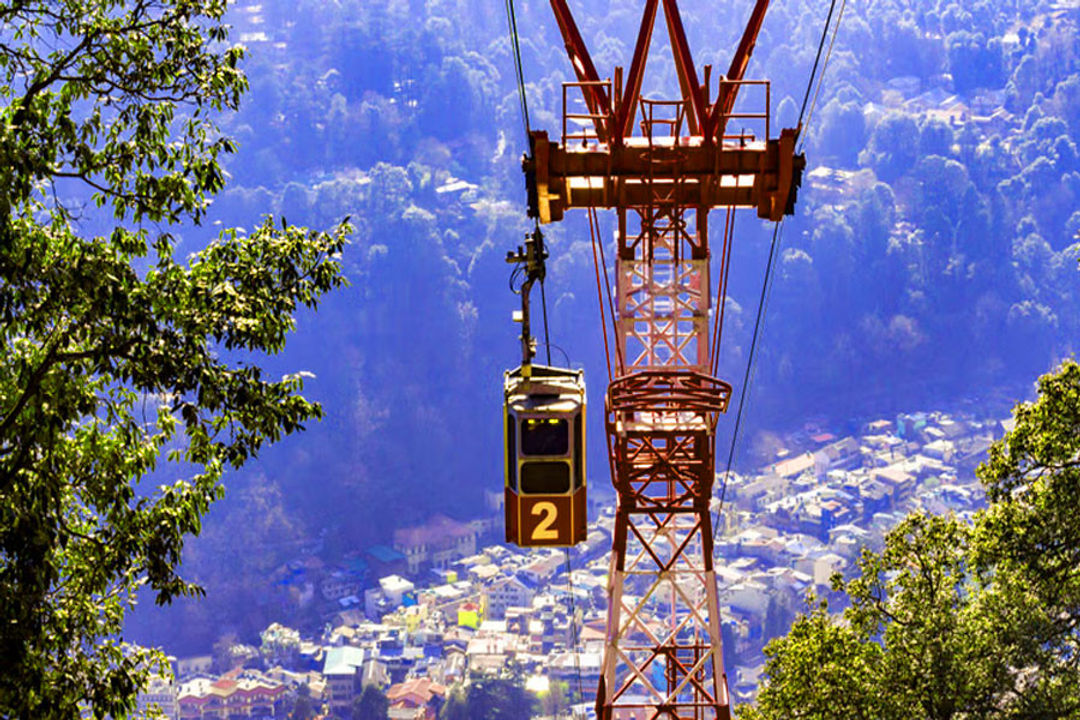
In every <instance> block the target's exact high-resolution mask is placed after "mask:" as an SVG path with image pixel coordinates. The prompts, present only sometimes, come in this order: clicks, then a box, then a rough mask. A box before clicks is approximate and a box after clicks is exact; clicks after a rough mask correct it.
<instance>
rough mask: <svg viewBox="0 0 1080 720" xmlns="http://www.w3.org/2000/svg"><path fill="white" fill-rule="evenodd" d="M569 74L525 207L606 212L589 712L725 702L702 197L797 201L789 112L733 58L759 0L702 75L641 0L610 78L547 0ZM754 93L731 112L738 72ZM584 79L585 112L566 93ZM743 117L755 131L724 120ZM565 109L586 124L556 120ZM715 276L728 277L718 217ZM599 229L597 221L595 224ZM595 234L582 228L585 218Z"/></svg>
mask: <svg viewBox="0 0 1080 720" xmlns="http://www.w3.org/2000/svg"><path fill="white" fill-rule="evenodd" d="M661 5H662V6H663V14H664V16H665V18H666V24H667V29H668V35H669V38H670V41H671V47H672V50H673V54H674V56H675V68H676V73H677V75H678V79H679V88H678V90H677V91H676V92H675V93H674V99H672V100H669V101H665V102H661V101H655V100H648V99H645V98H643V97H642V96H641V84H642V77H643V75H644V70H645V65H646V60H647V56H648V52H649V45H650V42H651V37H652V32H653V27H654V25H655V21H656V16H657V14H658V13H659V12H660V6H661ZM551 6H552V9H553V10H554V12H555V17H556V19H557V21H558V24H559V29H560V31H561V32H562V35H563V39H564V41H565V43H566V48H567V51H568V53H569V55H570V61H571V64H572V66H573V68H574V71H575V73H576V74H577V82H573V83H567V84H566V85H565V86H564V90H563V137H562V142H561V143H555V142H551V141H550V140H549V139H548V135H547V133H546V132H542V131H534V132H533V133H532V134H531V137H530V141H531V144H532V151H533V152H532V155H531V157H530V158H529V159H528V161H527V162H526V174H527V176H528V183H529V189H530V207H531V211H532V214H533V215H535V216H536V217H538V218H539V219H540V221H541V222H545V223H546V222H552V221H556V220H560V219H561V218H562V216H563V214H564V211H565V210H567V209H570V208H586V209H588V210H589V214H590V227H591V228H594V229H595V227H596V221H595V215H594V213H595V210H596V209H598V208H611V209H614V210H615V211H616V212H617V216H618V233H617V243H618V251H617V252H618V255H617V258H616V260H615V285H616V293H615V295H616V298H615V302H614V304H615V306H616V307H615V308H614V313H613V315H614V317H613V322H614V324H615V345H616V348H615V362H614V365H615V371H614V375H615V377H614V379H613V380H612V382H611V384H610V386H609V388H608V393H607V402H606V408H607V434H608V449H609V455H610V461H611V468H612V480H613V483H614V485H615V489H616V491H617V493H618V506H617V508H616V514H615V534H614V539H613V552H612V564H611V572H610V574H609V580H608V583H609V585H608V592H609V604H608V621H607V638H606V644H605V651H604V660H603V665H602V671H601V679H600V685H599V688H598V694H597V699H596V703H597V714H598V716H599V717H600V718H601V720H631V719H632V720H653V719H654V718H671V719H678V720H689V719H691V718H693V719H694V720H704V719H710V720H711V719H717V720H718V719H721V718H723V719H725V720H726V719H727V718H730V706H729V700H728V690H727V682H726V678H725V676H724V666H723V652H722V648H721V639H720V638H721V636H720V610H719V600H718V595H717V585H716V575H715V573H714V570H713V543H712V539H713V526H712V517H711V515H710V510H709V503H710V499H711V497H712V488H713V482H714V478H715V437H716V433H715V431H716V423H717V419H718V417H719V415H720V413H722V412H724V411H725V410H726V409H727V406H728V400H729V398H730V395H731V386H730V385H729V384H727V383H725V382H723V381H721V380H718V379H716V378H715V377H713V373H715V371H716V361H717V358H718V355H719V353H718V352H716V348H715V347H713V342H712V337H714V336H717V335H718V333H717V331H718V324H717V323H716V321H715V317H714V324H713V325H712V327H710V322H709V320H710V309H711V308H710V305H711V298H712V290H711V288H712V285H711V283H710V277H709V274H710V273H709V260H710V253H709V238H708V217H709V211H710V210H711V209H713V208H717V207H725V208H728V210H729V212H730V210H731V209H732V208H735V207H747V206H749V207H755V208H757V214H758V216H759V217H761V218H766V219H770V220H773V221H779V220H780V219H781V218H782V217H783V215H784V214H785V213H790V212H791V211H792V210H793V207H794V203H795V192H796V188H797V186H798V183H799V178H800V176H801V171H802V168H803V166H804V161H803V158H802V157H801V156H798V155H796V153H795V139H796V136H797V131H796V130H795V129H786V130H783V131H782V132H781V134H780V136H779V138H775V139H774V138H771V137H770V136H769V114H770V108H769V86H768V83H767V82H761V81H757V82H752V81H746V80H744V79H743V75H744V72H745V69H746V66H747V63H748V62H749V59H750V55H751V53H752V51H753V47H754V43H755V40H756V38H757V34H758V31H759V30H760V28H761V23H762V21H763V19H764V16H765V12H766V10H767V8H768V0H757V1H756V4H755V6H754V8H753V11H752V13H751V18H750V22H749V24H748V26H747V28H746V31H745V32H744V35H743V38H742V41H741V43H740V45H739V48H738V50H737V51H736V54H735V58H734V60H733V61H732V64H731V67H730V69H729V71H728V74H727V76H726V77H722V78H719V80H718V82H717V83H716V91H715V98H713V91H712V90H711V88H710V74H711V73H710V68H709V67H708V66H706V67H705V69H704V83H703V84H699V82H698V76H697V71H696V69H695V68H694V65H693V61H692V57H691V54H690V51H689V46H688V44H687V42H686V37H685V33H684V31H683V26H682V20H681V18H680V15H679V10H678V2H677V0H645V2H644V15H643V18H642V22H641V29H640V32H639V35H638V39H637V44H636V47H635V51H634V57H633V61H632V63H631V65H630V69H629V71H628V72H627V73H626V79H625V83H624V82H623V71H622V68H615V73H614V80H601V79H600V78H599V76H598V75H597V72H596V69H595V67H594V66H593V63H592V60H591V59H590V57H589V53H588V51H587V49H586V47H585V44H584V42H583V41H582V39H581V35H580V33H579V32H578V29H577V26H576V24H575V22H574V19H573V17H572V15H571V13H570V10H569V8H568V7H567V5H566V2H565V0H551ZM746 86H753V87H754V88H756V89H757V90H758V92H759V94H763V95H764V101H763V103H762V105H763V107H762V108H760V110H759V111H758V112H740V113H736V112H735V111H734V108H735V100H736V96H737V95H738V94H739V91H740V89H742V88H744V87H746ZM577 90H580V92H581V94H582V96H583V98H584V101H585V106H586V108H587V111H586V112H577V113H574V112H568V111H567V93H568V92H575V91H577ZM732 119H738V120H740V121H741V122H749V123H751V124H754V123H756V125H758V126H760V127H761V128H762V129H763V135H762V137H761V138H758V137H757V136H755V135H754V134H752V133H749V132H746V131H742V132H740V133H739V134H737V135H731V134H728V132H727V127H728V122H729V120H732ZM568 122H575V123H582V124H585V125H586V126H588V127H589V129H588V130H587V131H578V132H575V133H568V132H567V124H568ZM724 227H725V238H724V249H725V250H724V256H725V257H724V259H722V261H721V262H720V264H719V266H720V275H721V277H720V278H718V287H720V288H725V287H726V277H725V274H726V272H727V270H726V266H727V262H726V260H727V255H728V253H729V252H730V237H729V233H730V228H731V224H730V223H725V225H724ZM596 232H598V230H596ZM594 237H595V236H594Z"/></svg>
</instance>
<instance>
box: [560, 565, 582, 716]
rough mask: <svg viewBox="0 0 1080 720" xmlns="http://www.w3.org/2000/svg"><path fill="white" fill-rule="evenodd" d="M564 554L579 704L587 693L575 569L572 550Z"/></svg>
mask: <svg viewBox="0 0 1080 720" xmlns="http://www.w3.org/2000/svg"><path fill="white" fill-rule="evenodd" d="M563 552H565V553H566V587H567V589H568V590H569V592H570V637H571V640H572V643H573V655H574V670H575V671H576V672H577V699H578V702H585V692H584V691H583V689H582V685H583V683H582V681H581V653H580V648H579V638H580V635H579V634H578V630H577V599H576V598H575V597H574V573H573V568H571V567H570V548H563ZM571 714H573V713H571Z"/></svg>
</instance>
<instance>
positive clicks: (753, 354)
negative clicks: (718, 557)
mask: <svg viewBox="0 0 1080 720" xmlns="http://www.w3.org/2000/svg"><path fill="white" fill-rule="evenodd" d="M783 227H784V221H783V220H781V221H780V222H778V223H776V224H775V225H773V236H772V244H771V245H770V246H769V259H768V260H767V261H766V263H765V278H764V280H763V281H762V283H761V297H759V298H758V309H757V318H756V319H755V320H754V335H753V338H752V339H751V341H750V355H749V356H748V357H747V359H746V373H745V374H744V376H743V384H742V389H741V390H740V391H739V409H738V412H737V413H736V414H735V427H734V429H733V430H732V432H731V445H730V447H729V448H728V456H727V467H725V468H724V477H723V480H722V481H721V483H720V505H719V506H718V507H717V510H716V522H715V523H714V524H713V539H714V540H715V539H716V537H717V532H718V531H719V528H720V519H721V517H723V512H724V499H725V497H726V495H727V484H728V477H729V476H730V475H731V464H732V462H733V461H734V459H735V444H736V442H737V441H738V439H739V427H740V426H741V425H742V418H743V409H744V408H745V407H746V396H747V394H748V391H749V386H750V382H751V379H752V377H753V370H754V364H755V361H756V359H757V343H758V338H759V337H760V332H761V327H762V325H763V323H764V319H765V312H766V309H767V307H768V295H769V290H770V288H771V287H772V277H773V268H774V261H775V259H776V251H777V249H778V248H779V247H780V242H781V238H782V235H783V233H782V232H781V231H782V230H783Z"/></svg>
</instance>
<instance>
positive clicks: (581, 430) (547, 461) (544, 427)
mask: <svg viewBox="0 0 1080 720" xmlns="http://www.w3.org/2000/svg"><path fill="white" fill-rule="evenodd" d="M524 368H525V371H524V372H523V371H522V370H523V369H522V368H521V367H519V368H517V369H515V370H508V371H507V372H506V376H505V382H504V388H503V399H504V409H505V412H504V414H503V433H504V436H505V440H506V473H505V474H506V477H505V483H506V485H505V495H506V542H508V543H514V544H515V545H520V546H522V547H540V546H556V547H565V546H569V545H576V544H577V543H580V542H584V541H585V535H586V516H585V508H586V505H585V373H584V371H582V370H566V369H563V368H555V367H548V366H545V365H526V366H524Z"/></svg>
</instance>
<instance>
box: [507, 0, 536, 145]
mask: <svg viewBox="0 0 1080 720" xmlns="http://www.w3.org/2000/svg"><path fill="white" fill-rule="evenodd" d="M506 24H507V27H508V29H509V31H510V45H511V48H512V49H513V51H514V72H515V75H516V78H517V86H518V98H519V99H520V102H521V120H522V122H523V123H524V125H525V139H526V140H528V138H529V135H530V131H531V127H530V126H529V101H528V99H527V98H526V97H525V74H524V73H523V71H522V69H521V44H520V42H519V41H518V29H517V13H516V12H514V0H506Z"/></svg>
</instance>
